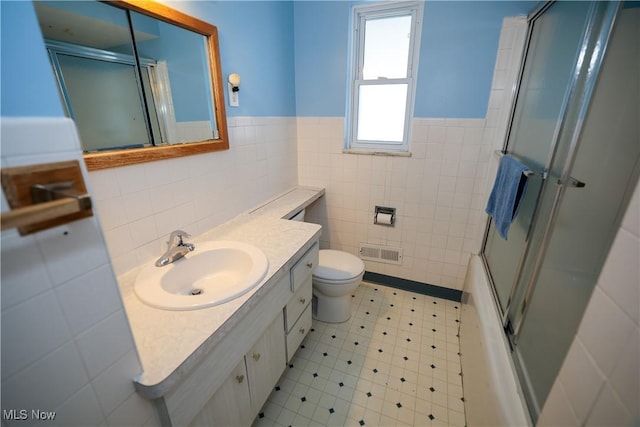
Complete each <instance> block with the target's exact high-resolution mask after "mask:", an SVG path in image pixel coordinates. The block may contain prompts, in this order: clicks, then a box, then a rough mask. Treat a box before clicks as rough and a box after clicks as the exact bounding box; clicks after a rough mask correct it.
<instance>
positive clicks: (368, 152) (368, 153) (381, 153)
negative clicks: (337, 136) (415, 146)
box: [342, 148, 411, 157]
mask: <svg viewBox="0 0 640 427" xmlns="http://www.w3.org/2000/svg"><path fill="white" fill-rule="evenodd" d="M342 153H343V154H362V155H365V156H395V157H411V152H410V151H375V150H354V149H347V148H345V149H343V150H342Z"/></svg>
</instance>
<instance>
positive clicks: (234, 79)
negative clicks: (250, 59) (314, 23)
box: [228, 73, 240, 107]
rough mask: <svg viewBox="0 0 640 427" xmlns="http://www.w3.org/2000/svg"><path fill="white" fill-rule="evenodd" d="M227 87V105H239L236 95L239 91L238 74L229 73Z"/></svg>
mask: <svg viewBox="0 0 640 427" xmlns="http://www.w3.org/2000/svg"><path fill="white" fill-rule="evenodd" d="M228 88H229V105H230V106H231V107H239V106H240V99H239V97H238V92H239V91H240V75H239V74H236V73H233V74H229V79H228Z"/></svg>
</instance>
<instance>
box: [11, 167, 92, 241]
mask: <svg viewBox="0 0 640 427" xmlns="http://www.w3.org/2000/svg"><path fill="white" fill-rule="evenodd" d="M1 176H2V188H3V190H4V194H5V197H6V199H7V202H8V203H9V206H10V207H11V210H10V211H7V212H2V216H1V217H0V224H1V225H0V228H1V229H2V230H7V229H9V228H16V227H17V228H18V232H19V233H20V235H21V236H24V235H27V234H30V233H34V232H36V231H40V230H44V229H47V228H51V227H55V226H58V225H62V224H66V223H68V222H71V221H75V220H77V219H82V218H87V217H90V216H92V215H93V211H92V206H91V198H90V197H89V195H88V194H87V189H86V187H85V185H84V179H83V176H82V171H81V169H80V163H79V162H78V161H77V160H73V161H67V162H58V163H47V164H40V165H30V166H21V167H12V168H4V169H3V170H2V173H1Z"/></svg>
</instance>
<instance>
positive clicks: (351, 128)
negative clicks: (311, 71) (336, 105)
mask: <svg viewBox="0 0 640 427" xmlns="http://www.w3.org/2000/svg"><path fill="white" fill-rule="evenodd" d="M423 15H424V4H423V2H421V1H411V2H398V3H384V4H375V5H358V6H354V7H353V9H352V31H351V42H350V46H351V54H350V58H349V59H350V63H349V82H348V88H349V90H348V95H347V114H346V122H347V124H346V126H345V144H344V151H345V152H355V153H365V154H371V153H375V154H409V149H410V141H411V127H412V123H413V111H414V105H415V96H416V80H417V73H418V60H419V57H420V41H421V34H422V20H423ZM395 16H411V37H410V42H409V55H408V58H407V75H406V77H405V78H377V79H375V80H374V79H368V80H365V79H364V78H363V73H362V72H363V62H364V50H365V49H364V46H365V37H366V34H365V33H364V31H363V29H364V25H365V23H366V21H367V20H369V19H380V18H392V17H395ZM394 84H406V85H407V98H406V105H405V117H404V127H403V140H402V141H401V142H389V141H381V140H378V141H376V140H358V139H357V131H358V105H359V97H360V88H361V87H363V86H374V85H394Z"/></svg>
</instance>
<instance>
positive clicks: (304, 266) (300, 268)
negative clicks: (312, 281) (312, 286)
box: [291, 243, 318, 292]
mask: <svg viewBox="0 0 640 427" xmlns="http://www.w3.org/2000/svg"><path fill="white" fill-rule="evenodd" d="M317 265H318V244H317V243H316V244H314V245H313V246H312V247H311V249H309V250H308V251H307V252H306V253H305V254H304V255H303V256H302V258H300V260H299V261H298V262H297V263H296V264H295V265H294V266H293V267H292V268H291V291H292V292H295V291H297V290H298V287H299V286H300V285H302V284H303V283H304V282H305V280H306V279H307V278H308V277H311V273H312V272H313V269H314V268H315V267H316V266H317Z"/></svg>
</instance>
